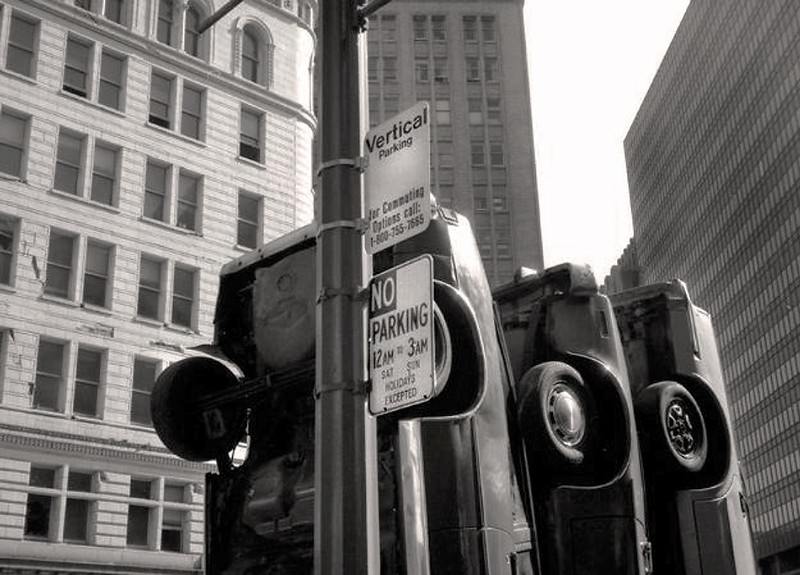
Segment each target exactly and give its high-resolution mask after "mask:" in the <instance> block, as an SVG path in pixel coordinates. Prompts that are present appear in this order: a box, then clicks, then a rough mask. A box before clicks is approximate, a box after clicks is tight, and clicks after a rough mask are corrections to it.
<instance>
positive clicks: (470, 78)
mask: <svg viewBox="0 0 800 575" xmlns="http://www.w3.org/2000/svg"><path fill="white" fill-rule="evenodd" d="M480 80H481V68H480V61H479V60H478V59H477V58H471V57H468V58H467V82H480Z"/></svg>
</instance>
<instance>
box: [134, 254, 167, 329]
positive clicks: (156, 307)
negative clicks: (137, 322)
mask: <svg viewBox="0 0 800 575" xmlns="http://www.w3.org/2000/svg"><path fill="white" fill-rule="evenodd" d="M163 265H164V262H162V261H161V260H157V259H153V258H149V257H147V256H142V259H141V265H140V267H139V301H138V305H137V308H136V314H137V315H138V316H139V317H144V318H148V319H155V320H157V319H159V318H161V291H162V281H161V272H162V268H163Z"/></svg>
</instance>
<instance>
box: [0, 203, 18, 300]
mask: <svg viewBox="0 0 800 575" xmlns="http://www.w3.org/2000/svg"><path fill="white" fill-rule="evenodd" d="M16 231H17V220H16V219H14V218H12V217H11V216H7V215H5V214H0V284H2V285H7V286H10V285H12V283H13V280H14V273H13V271H14V250H15V245H16V242H15V236H16Z"/></svg>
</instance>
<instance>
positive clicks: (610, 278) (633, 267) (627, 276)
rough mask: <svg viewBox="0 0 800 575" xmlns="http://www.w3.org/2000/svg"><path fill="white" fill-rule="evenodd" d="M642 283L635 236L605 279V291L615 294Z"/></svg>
mask: <svg viewBox="0 0 800 575" xmlns="http://www.w3.org/2000/svg"><path fill="white" fill-rule="evenodd" d="M640 285H642V283H641V282H640V281H639V262H638V261H636V244H635V243H634V242H633V238H631V240H630V241H629V242H628V245H627V246H625V249H624V250H622V255H620V256H619V258H618V259H617V263H615V264H614V265H613V266H611V269H610V270H609V272H608V275H607V276H606V278H605V280H604V281H603V289H604V290H605V293H608V294H613V293H616V292H619V291H622V290H626V289H631V288H635V287H637V286H640Z"/></svg>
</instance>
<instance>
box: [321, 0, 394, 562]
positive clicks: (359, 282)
mask: <svg viewBox="0 0 800 575" xmlns="http://www.w3.org/2000/svg"><path fill="white" fill-rule="evenodd" d="M320 4H321V18H320V22H321V24H322V41H321V47H322V86H321V88H322V106H321V114H322V118H321V129H322V134H321V136H322V156H321V162H322V164H321V181H320V184H321V186H320V187H321V191H320V193H321V198H320V201H319V202H318V203H317V210H318V211H317V217H316V219H317V222H318V224H319V226H320V227H319V232H318V238H317V287H318V288H319V290H318V293H319V294H320V297H319V301H318V303H317V340H316V350H317V352H316V354H317V355H316V357H317V359H316V394H317V399H316V414H315V417H316V439H315V445H316V456H315V457H316V459H315V474H314V475H315V478H314V492H315V495H314V497H315V512H314V515H315V518H314V572H315V574H317V575H368V574H369V573H377V572H378V570H379V564H378V562H377V559H378V553H377V552H376V549H377V538H378V537H377V531H378V530H377V509H375V506H376V500H377V495H376V493H377V486H376V482H377V479H376V475H375V474H376V471H375V464H374V459H375V458H376V453H375V422H374V420H373V419H372V418H371V417H370V416H369V415H368V413H367V410H366V394H365V389H364V385H363V382H364V379H365V377H366V373H365V361H364V341H365V340H364V323H365V304H364V303H363V301H362V300H361V299H360V298H358V297H357V294H358V293H359V291H360V290H362V289H364V288H365V286H366V279H367V276H366V273H365V267H366V268H368V267H369V266H368V264H367V263H366V258H365V253H364V248H363V244H362V239H361V233H360V231H359V230H358V229H357V228H356V227H355V226H356V224H357V222H358V221H359V220H360V219H361V217H362V213H363V206H362V197H361V174H360V172H359V171H358V169H357V166H356V165H355V160H356V158H358V157H359V156H360V153H361V134H360V130H359V92H360V91H359V47H358V15H357V2H356V1H355V0H324V1H323V2H321V3H320Z"/></svg>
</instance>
